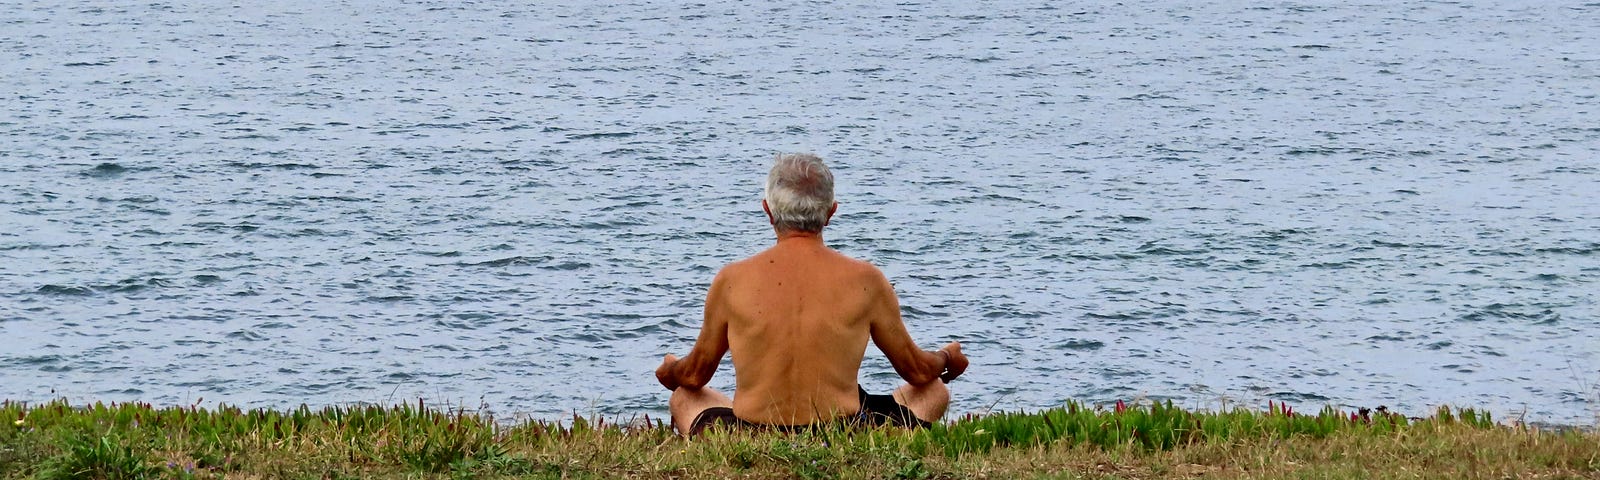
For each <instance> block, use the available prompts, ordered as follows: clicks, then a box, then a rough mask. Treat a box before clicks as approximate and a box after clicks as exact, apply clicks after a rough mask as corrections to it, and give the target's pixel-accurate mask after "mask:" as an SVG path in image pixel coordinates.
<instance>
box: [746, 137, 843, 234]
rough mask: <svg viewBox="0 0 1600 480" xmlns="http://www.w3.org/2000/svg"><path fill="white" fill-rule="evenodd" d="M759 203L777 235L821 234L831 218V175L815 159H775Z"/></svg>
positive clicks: (788, 156)
mask: <svg viewBox="0 0 1600 480" xmlns="http://www.w3.org/2000/svg"><path fill="white" fill-rule="evenodd" d="M763 200H764V202H763V203H764V204H765V205H766V208H767V215H769V216H770V217H771V218H772V227H773V228H774V229H776V230H777V231H779V232H786V231H800V232H821V231H822V227H824V226H826V225H827V224H828V217H830V216H832V215H833V208H834V205H835V204H834V203H833V173H832V172H829V171H828V166H827V165H824V164H823V163H822V159H821V158H817V156H816V155H812V154H809V153H789V154H783V155H778V160H777V161H776V162H774V163H773V164H772V171H771V172H769V173H768V174H767V190H766V194H765V196H764V199H763Z"/></svg>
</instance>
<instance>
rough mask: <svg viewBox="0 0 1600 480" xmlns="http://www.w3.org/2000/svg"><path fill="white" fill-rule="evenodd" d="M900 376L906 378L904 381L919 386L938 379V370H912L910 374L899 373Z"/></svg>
mask: <svg viewBox="0 0 1600 480" xmlns="http://www.w3.org/2000/svg"><path fill="white" fill-rule="evenodd" d="M901 377H904V378H905V379H906V383H909V384H912V385H915V386H919V387H920V386H923V385H927V384H930V383H933V382H937V381H939V373H938V372H913V373H911V374H910V375H901Z"/></svg>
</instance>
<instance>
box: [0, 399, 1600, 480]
mask: <svg viewBox="0 0 1600 480" xmlns="http://www.w3.org/2000/svg"><path fill="white" fill-rule="evenodd" d="M1199 477H1204V478H1591V479H1592V478H1600V433H1596V432H1594V431H1593V430H1592V429H1591V430H1585V429H1561V430H1541V429H1536V428H1529V427H1516V426H1510V427H1508V426H1502V425H1498V424H1496V423H1495V422H1494V421H1493V420H1492V419H1491V418H1490V417H1489V415H1488V414H1486V413H1482V412H1477V411H1474V410H1471V409H1450V408H1440V409H1439V410H1438V411H1436V412H1434V414H1433V415H1432V416H1429V417H1427V418H1407V417H1405V416H1402V415H1398V414H1394V413H1389V412H1384V411H1377V412H1372V411H1365V410H1362V411H1357V412H1345V411H1340V410H1336V409H1333V408H1324V409H1322V410H1321V411H1319V412H1317V413H1314V414H1302V413H1299V412H1295V411H1294V409H1293V408H1292V407H1290V406H1287V405H1283V404H1272V405H1271V406H1270V407H1269V408H1268V409H1266V410H1258V409H1246V408H1226V409H1222V410H1219V411H1194V410H1186V409H1183V408H1178V407H1174V406H1173V405H1172V404H1170V403H1145V404H1140V405H1133V406H1129V405H1124V404H1122V403H1121V402H1119V403H1118V404H1117V405H1115V406H1110V407H1104V408H1097V407H1087V406H1084V405H1082V404H1079V403H1067V404H1066V405H1064V406H1062V407H1060V408H1053V409H1048V410H1044V411H1040V412H1031V413H1024V412H1016V413H995V414H988V415H968V416H964V417H962V418H959V419H955V420H954V421H951V422H947V423H942V424H938V425H935V426H934V427H932V428H928V429H923V430H914V431H907V430H897V429H849V428H842V427H831V428H827V429H818V430H813V431H808V432H801V433H781V432H762V431H748V430H731V431H723V430H715V431H711V432H708V433H707V434H705V435H702V436H700V437H696V438H695V439H693V440H685V439H682V438H679V437H678V436H677V435H675V434H673V433H672V432H671V430H670V428H669V427H666V426H665V425H664V424H663V422H661V421H660V420H659V419H650V418H649V417H643V418H639V419H634V420H633V421H630V422H624V423H617V422H606V421H604V420H603V419H592V418H590V419H586V418H580V417H574V418H573V419H571V420H568V421H564V422H548V421H522V422H513V423H505V422H497V421H495V420H494V419H493V418H490V417H488V416H484V415H477V414H474V413H470V412H465V411H461V410H459V409H455V410H452V409H440V408H432V407H429V406H427V405H425V404H423V403H421V402H419V403H416V404H404V405H395V406H351V407H328V408H322V409H310V408H305V407H302V408H298V409H294V410H289V411H273V410H242V409H239V408H234V407H228V406H218V407H214V408H198V407H164V408H156V407H152V406H150V405H147V404H138V403H125V404H109V405H107V404H99V403H96V404H93V405H79V406H74V405H71V404H70V403H68V402H66V401H54V402H49V403H40V404H27V403H18V402H4V403H0V478H5V479H22V478H32V479H63V478H100V479H132V478H173V479H200V478H230V479H234V478H237V479H257V478H261V479H265V478H304V479H347V478H348V479H354V478H439V479H444V478H449V479H466V478H486V479H494V478H808V479H822V478H904V479H932V478H1063V479H1074V478H1091V479H1135V478H1137V479H1160V478H1199Z"/></svg>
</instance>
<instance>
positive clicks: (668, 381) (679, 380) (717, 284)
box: [656, 270, 728, 390]
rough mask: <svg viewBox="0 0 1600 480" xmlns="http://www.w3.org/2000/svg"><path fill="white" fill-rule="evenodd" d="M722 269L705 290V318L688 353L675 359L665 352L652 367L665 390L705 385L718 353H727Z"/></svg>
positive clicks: (709, 378)
mask: <svg viewBox="0 0 1600 480" xmlns="http://www.w3.org/2000/svg"><path fill="white" fill-rule="evenodd" d="M725 272H726V270H724V271H723V273H718V274H717V276H716V277H715V278H713V279H712V280H711V289H710V291H708V292H707V293H706V310H705V320H704V321H703V322H702V323H701V325H700V337H699V338H698V339H696V340H695V342H694V347H693V348H691V349H690V350H689V355H688V356H686V357H684V358H682V359H679V358H677V357H676V356H674V355H672V354H667V356H666V358H664V359H662V362H661V366H660V367H658V368H656V380H657V381H659V382H661V386H663V387H667V390H677V389H678V387H680V386H683V387H689V388H700V387H703V386H705V384H706V383H707V382H710V381H711V376H712V375H715V374H716V373H717V366H718V365H719V364H721V363H722V356H723V355H726V354H727V353H728V315H727V305H726V303H725V301H724V298H725V295H723V290H725V289H726V288H727V287H728V285H727V281H726V280H725V279H724V278H723V274H724V273H725Z"/></svg>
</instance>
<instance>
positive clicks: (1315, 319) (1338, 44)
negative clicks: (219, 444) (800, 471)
mask: <svg viewBox="0 0 1600 480" xmlns="http://www.w3.org/2000/svg"><path fill="white" fill-rule="evenodd" d="M0 12H3V13H0V105H3V108H0V398H4V399H8V400H12V401H24V402H45V401H50V400H52V399H66V400H68V401H69V402H72V403H74V404H85V403H93V402H97V401H101V402H132V401H137V402H148V403H151V404H155V405H183V406H188V405H205V406H211V405H218V404H226V405H234V406H240V407H247V408H274V409H285V408H295V407H297V406H299V405H309V406H311V407H320V406H329V405H359V404H397V403H415V402H417V401H424V402H427V404H429V405H439V406H444V407H449V408H461V409H469V410H472V411H475V412H481V413H486V414H490V415H495V416H496V417H497V418H505V419H511V418H527V419H545V420H561V419H571V418H572V416H574V415H578V416H582V417H602V418H620V419H624V420H627V419H635V418H639V417H642V416H645V415H649V416H651V417H652V418H659V417H660V416H662V415H664V414H665V413H666V408H665V405H666V401H667V398H668V395H669V392H668V391H667V390H665V389H663V388H662V387H661V386H660V385H659V384H657V382H656V380H655V378H654V376H653V371H654V369H655V368H656V366H657V365H659V364H660V362H661V359H662V357H663V355H665V354H668V353H673V354H678V355H683V354H684V353H686V352H687V351H688V350H689V348H690V346H691V345H692V343H693V341H694V338H695V336H696V334H697V332H698V327H699V325H700V323H701V319H702V307H703V305H704V299H705V294H706V289H707V286H708V285H709V283H710V280H711V278H712V276H713V275H715V274H716V272H717V270H718V269H719V268H720V267H721V266H722V265H724V264H726V263H728V262H730V261H734V260H737V259H740V258H743V257H745V256H748V255H750V254H753V253H755V252H758V251H760V250H762V249H764V248H766V247H768V246H770V245H771V244H772V243H773V240H774V236H773V233H772V230H771V229H770V227H769V225H768V224H767V223H766V217H765V216H764V214H763V213H762V211H761V208H760V201H761V190H762V183H763V182H764V178H765V174H766V171H767V169H768V167H769V166H770V164H771V161H772V159H773V157H774V155H776V154H778V153H783V152H815V153H816V154H818V155H820V156H821V157H823V158H824V159H825V160H826V161H827V162H828V163H829V164H830V166H831V168H832V169H833V172H834V175H835V177H836V182H837V195H838V201H839V204H840V206H839V213H838V215H837V216H836V217H835V218H834V221H833V222H832V224H831V225H830V226H829V227H828V228H827V230H826V231H825V239H826V241H827V242H828V244H829V245H831V246H832V247H833V248H836V249H838V250H839V251H841V252H843V253H845V254H848V255H851V256H854V257H857V258H861V259H864V260H867V261H870V262H872V263H873V264H875V265H877V266H879V267H880V268H881V269H882V270H883V271H884V272H885V274H886V275H887V276H888V277H889V279H890V280H891V282H892V283H893V284H894V286H895V289H896V291H897V292H898V295H899V299H900V303H901V315H902V317H903V318H904V321H905V323H906V325H907V327H908V329H909V331H910V332H911V334H912V336H913V338H915V339H916V340H917V342H918V343H919V344H921V345H922V346H924V347H925V348H934V347H937V346H939V345H942V344H944V343H946V342H951V341H959V342H961V344H962V346H963V349H964V351H965V352H966V353H967V355H968V356H969V357H970V359H971V362H972V366H971V368H970V370H968V371H967V373H966V374H965V375H964V376H962V377H961V378H959V379H957V380H956V381H955V382H953V383H951V385H950V388H951V390H952V392H953V395H954V397H955V400H954V403H953V404H952V407H951V410H950V412H951V416H957V415H966V414H982V413H985V412H996V411H1035V410H1038V409H1044V408H1050V407H1054V406H1060V405H1062V404H1063V403H1064V402H1067V401H1078V402H1083V403H1085V404H1088V405H1106V404H1110V403H1113V402H1116V401H1118V400H1124V401H1128V402H1168V401H1170V402H1172V403H1173V404H1175V405H1178V406H1183V407H1188V408H1200V409H1226V408H1238V407H1244V408H1261V407H1264V406H1265V405H1266V404H1267V402H1285V403H1288V404H1290V405H1292V406H1294V407H1295V408H1296V409H1298V410H1301V411H1315V410H1317V409H1319V408H1321V407H1324V406H1332V407H1334V408H1340V409H1351V410H1353V409H1356V408H1363V407H1365V408H1376V407H1379V406H1384V407H1387V408H1389V409H1391V410H1394V411H1398V412H1401V413H1405V414H1408V415H1427V414H1430V413H1431V412H1433V411H1434V409H1436V408H1438V407H1440V406H1462V407H1475V408H1480V409H1486V410H1488V411H1490V412H1492V413H1493V414H1494V415H1495V418H1496V419H1500V420H1507V421H1519V420H1520V421H1529V422H1544V423H1552V424H1562V425H1596V424H1600V305H1597V303H1596V297H1597V295H1596V292H1597V291H1600V290H1597V284H1600V195H1597V192H1600V188H1597V187H1600V100H1597V98H1596V95H1597V93H1600V48H1596V44H1595V43H1594V39H1595V38H1600V3H1595V2H1583V1H1581V0H1580V1H1573V2H1522V1H1494V0H1465V1H1400V2H1301V1H1273V0H1253V1H1247V0H1237V1H1236V0H1200V1H1172V0H1157V1H1145V2H1121V3H1113V2H1070V1H1068V2H1062V1H994V0H987V1H986V0H906V1H893V2H830V1H784V2H778V1H769V0H743V1H739V0H698V1H693V2H661V1H648V0H630V1H618V2H589V1H556V2H545V1H533V2H525V1H503V0H451V1H445V0H383V1H379V0H315V1H313V0H281V1H271V2H236V1H234V2H230V1H214V0H62V1H50V2H36V1H31V0H0ZM867 357H868V360H867V361H866V363H865V364H864V365H863V366H862V369H861V376H860V381H861V384H862V385H863V386H864V387H865V388H866V389H868V390H870V391H875V392H880V393H881V392H885V391H888V390H890V389H893V388H895V387H896V386H897V385H898V384H899V383H900V382H901V380H900V379H899V377H897V376H896V374H895V373H894V371H893V369H892V368H891V367H890V366H889V364H888V362H887V361H886V360H885V359H884V357H883V355H882V354H881V353H880V352H878V351H876V349H874V348H869V351H868V356H867ZM733 378H734V372H733V371H732V365H731V363H730V361H729V359H726V358H725V359H724V363H723V365H722V369H721V370H720V371H719V373H718V374H717V375H716V377H714V378H713V380H712V382H711V385H712V386H713V387H716V388H719V389H723V390H725V391H731V390H732V385H733Z"/></svg>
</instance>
